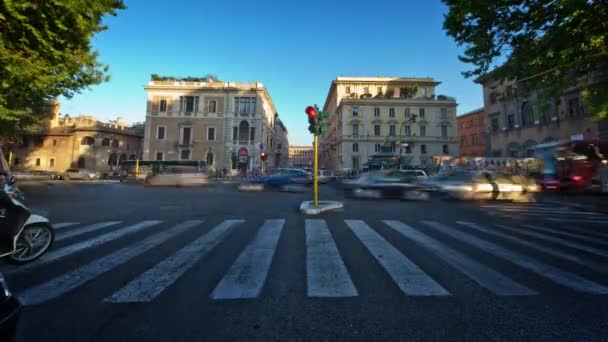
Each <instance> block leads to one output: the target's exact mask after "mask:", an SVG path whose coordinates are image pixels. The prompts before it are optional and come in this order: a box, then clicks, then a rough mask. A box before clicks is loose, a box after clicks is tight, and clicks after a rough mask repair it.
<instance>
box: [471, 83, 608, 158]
mask: <svg viewBox="0 0 608 342" xmlns="http://www.w3.org/2000/svg"><path fill="white" fill-rule="evenodd" d="M493 75H494V73H493V72H490V73H489V74H487V75H486V76H484V77H481V78H479V79H477V80H476V82H477V83H480V84H481V85H483V96H484V99H483V101H484V110H485V117H486V120H485V121H486V124H485V127H484V129H485V134H486V136H487V141H486V143H487V144H486V146H487V156H490V157H515V158H524V157H530V156H532V154H533V150H534V148H533V147H534V146H535V145H537V144H541V143H543V142H548V141H568V140H583V139H584V140H596V139H600V138H601V136H600V134H601V127H602V122H601V121H600V122H597V121H594V120H593V113H591V112H590V111H589V110H588V109H586V108H585V107H584V106H583V100H582V98H581V91H582V89H583V85H572V86H571V87H570V88H569V89H567V90H566V91H564V92H563V93H562V94H561V96H556V97H555V98H553V99H548V98H547V99H541V97H540V96H539V92H538V91H537V90H536V89H531V87H530V84H528V81H526V80H524V81H518V80H498V79H495V78H494V77H493ZM604 122H606V121H604Z"/></svg>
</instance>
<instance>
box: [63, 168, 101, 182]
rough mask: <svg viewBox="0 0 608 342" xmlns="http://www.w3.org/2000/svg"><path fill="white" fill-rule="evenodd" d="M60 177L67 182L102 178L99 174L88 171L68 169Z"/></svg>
mask: <svg viewBox="0 0 608 342" xmlns="http://www.w3.org/2000/svg"><path fill="white" fill-rule="evenodd" d="M60 177H61V179H65V180H74V179H77V180H93V179H99V178H100V177H99V173H97V172H93V171H89V170H86V169H67V170H66V171H65V172H64V173H63V174H61V176H60Z"/></svg>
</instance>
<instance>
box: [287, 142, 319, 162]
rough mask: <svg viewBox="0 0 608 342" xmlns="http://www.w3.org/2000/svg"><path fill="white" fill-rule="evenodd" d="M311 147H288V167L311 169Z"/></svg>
mask: <svg viewBox="0 0 608 342" xmlns="http://www.w3.org/2000/svg"><path fill="white" fill-rule="evenodd" d="M312 153H313V148H312V146H289V166H291V167H312V164H313V154H312Z"/></svg>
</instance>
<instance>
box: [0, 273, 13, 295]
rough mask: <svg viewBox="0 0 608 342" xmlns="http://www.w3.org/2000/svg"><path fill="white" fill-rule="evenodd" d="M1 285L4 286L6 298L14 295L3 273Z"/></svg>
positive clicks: (0, 275) (0, 280) (0, 276)
mask: <svg viewBox="0 0 608 342" xmlns="http://www.w3.org/2000/svg"><path fill="white" fill-rule="evenodd" d="M0 286H1V287H2V291H3V295H4V297H5V298H8V297H10V296H12V295H13V294H12V293H11V291H10V290H9V289H8V284H7V283H6V279H4V276H3V275H2V274H1V273H0Z"/></svg>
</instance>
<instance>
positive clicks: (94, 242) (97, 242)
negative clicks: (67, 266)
mask: <svg viewBox="0 0 608 342" xmlns="http://www.w3.org/2000/svg"><path fill="white" fill-rule="evenodd" d="M161 222H162V221H156V220H153V221H142V222H139V223H136V224H134V225H131V226H127V227H124V228H120V229H117V230H113V231H111V232H109V233H105V234H102V235H99V236H97V237H94V238H91V239H89V240H85V241H82V242H79V243H76V244H73V245H68V246H66V247H63V248H60V249H55V250H51V251H50V252H48V253H46V254H44V255H42V256H41V257H40V259H38V260H36V261H35V262H33V263H31V264H27V265H20V266H19V267H18V268H15V269H11V270H10V271H9V272H8V273H22V272H25V271H28V270H31V269H33V268H37V267H40V266H42V265H46V264H49V263H51V262H53V261H55V260H59V259H61V258H63V257H66V256H68V255H71V254H74V253H78V252H80V251H83V250H85V249H89V248H94V247H97V246H101V245H103V244H105V243H107V242H110V241H112V240H116V239H118V238H121V237H123V236H126V235H129V234H134V233H137V232H140V231H142V230H144V229H146V228H148V227H152V226H155V225H157V224H160V223H161Z"/></svg>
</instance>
